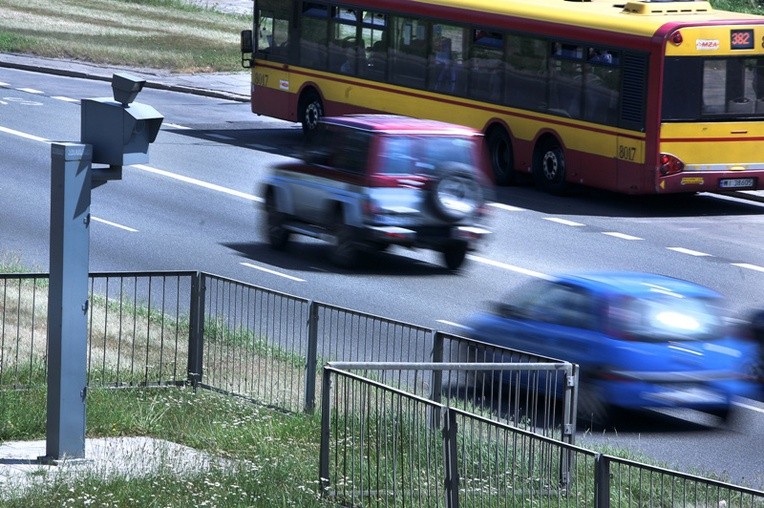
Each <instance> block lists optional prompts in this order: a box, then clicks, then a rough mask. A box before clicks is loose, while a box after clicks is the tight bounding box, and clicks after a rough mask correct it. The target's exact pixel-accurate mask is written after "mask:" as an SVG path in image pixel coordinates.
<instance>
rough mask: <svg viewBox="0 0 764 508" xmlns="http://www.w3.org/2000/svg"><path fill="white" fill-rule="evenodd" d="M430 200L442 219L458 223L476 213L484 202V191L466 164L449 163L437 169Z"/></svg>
mask: <svg viewBox="0 0 764 508" xmlns="http://www.w3.org/2000/svg"><path fill="white" fill-rule="evenodd" d="M437 174H438V175H440V176H439V178H438V179H437V180H436V181H435V182H434V183H433V185H432V188H431V191H430V194H429V200H430V204H431V206H432V209H433V211H434V212H435V214H436V215H437V216H439V217H440V218H441V219H443V220H445V221H448V222H457V221H460V220H462V219H464V218H465V217H469V216H471V215H473V214H474V213H475V211H476V210H477V209H478V208H479V207H480V205H481V203H482V201H483V189H482V188H481V187H480V183H479V182H478V181H477V178H475V175H474V174H473V173H472V171H471V169H470V167H469V166H467V165H466V164H458V163H449V164H446V165H444V166H441V167H440V168H437Z"/></svg>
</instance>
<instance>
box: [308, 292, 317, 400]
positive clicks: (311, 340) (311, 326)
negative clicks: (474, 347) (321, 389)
mask: <svg viewBox="0 0 764 508" xmlns="http://www.w3.org/2000/svg"><path fill="white" fill-rule="evenodd" d="M317 371H318V304H317V303H316V302H314V301H313V300H311V301H310V304H309V308H308V355H307V358H306V359H305V412H306V413H311V412H313V409H314V408H315V407H316V372H317Z"/></svg>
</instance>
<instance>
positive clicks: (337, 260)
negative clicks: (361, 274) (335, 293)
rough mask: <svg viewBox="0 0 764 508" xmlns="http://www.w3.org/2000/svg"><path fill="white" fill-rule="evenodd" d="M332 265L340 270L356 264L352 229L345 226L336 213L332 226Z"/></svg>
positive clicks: (357, 254)
mask: <svg viewBox="0 0 764 508" xmlns="http://www.w3.org/2000/svg"><path fill="white" fill-rule="evenodd" d="M331 228H332V236H333V237H334V239H333V241H332V250H331V255H330V258H331V260H332V263H334V264H335V265H337V266H339V267H341V268H352V267H354V266H355V265H356V264H357V263H358V257H359V249H358V245H357V243H356V239H355V235H354V233H353V228H352V227H350V226H348V225H347V224H345V222H344V221H343V219H342V214H341V213H337V215H336V216H335V218H334V223H333V224H332V227H331Z"/></svg>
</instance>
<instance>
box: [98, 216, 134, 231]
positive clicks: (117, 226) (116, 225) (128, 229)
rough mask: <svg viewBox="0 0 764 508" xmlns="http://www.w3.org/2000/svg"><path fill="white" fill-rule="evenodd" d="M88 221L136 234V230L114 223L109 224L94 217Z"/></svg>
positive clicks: (109, 222)
mask: <svg viewBox="0 0 764 508" xmlns="http://www.w3.org/2000/svg"><path fill="white" fill-rule="evenodd" d="M90 220H93V221H96V222H100V223H101V224H106V225H107V226H113V227H115V228H119V229H124V230H125V231H130V232H131V233H137V232H138V230H137V229H133V228H131V227H128V226H123V225H122V224H117V223H116V222H111V221H108V220H106V219H101V218H100V217H94V216H93V215H91V216H90Z"/></svg>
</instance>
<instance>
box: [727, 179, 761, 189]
mask: <svg viewBox="0 0 764 508" xmlns="http://www.w3.org/2000/svg"><path fill="white" fill-rule="evenodd" d="M719 187H721V188H722V189H741V188H743V187H753V178H722V179H721V180H719Z"/></svg>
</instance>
